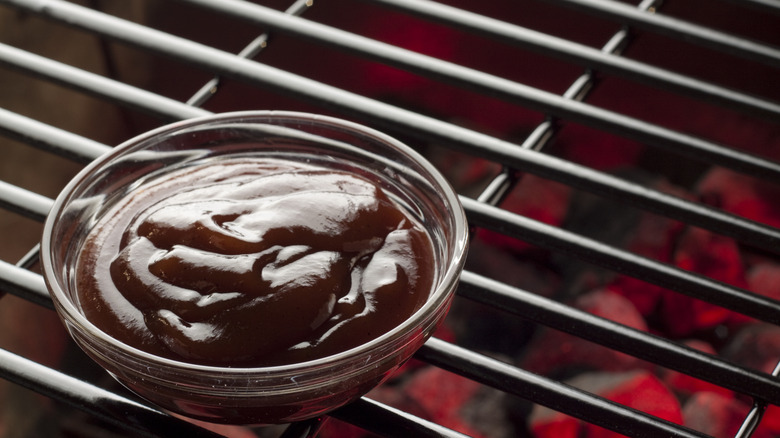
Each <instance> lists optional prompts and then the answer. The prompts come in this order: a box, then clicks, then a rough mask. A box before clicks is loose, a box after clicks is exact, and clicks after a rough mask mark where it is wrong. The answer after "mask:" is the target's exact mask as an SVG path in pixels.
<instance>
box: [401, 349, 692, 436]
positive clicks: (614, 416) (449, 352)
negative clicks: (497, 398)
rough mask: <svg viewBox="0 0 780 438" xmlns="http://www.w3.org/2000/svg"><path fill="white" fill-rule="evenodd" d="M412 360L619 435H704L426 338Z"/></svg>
mask: <svg viewBox="0 0 780 438" xmlns="http://www.w3.org/2000/svg"><path fill="white" fill-rule="evenodd" d="M415 357H417V358H420V359H422V360H424V361H426V362H428V363H431V364H434V365H436V366H439V367H441V368H444V369H446V370H450V371H453V372H457V373H458V374H461V375H463V376H466V377H468V378H470V379H472V380H475V381H478V382H481V383H483V384H485V385H489V386H492V387H494V388H497V389H500V390H501V391H506V392H508V393H510V394H513V395H516V396H518V397H521V398H523V399H526V400H530V401H532V402H534V403H537V404H540V405H542V406H547V407H549V408H551V409H554V410H556V411H559V412H563V413H565V414H568V415H571V416H573V417H577V418H580V419H582V420H585V421H587V422H588V423H593V424H597V425H599V426H601V427H604V428H606V429H610V430H613V431H615V432H618V433H622V434H624V435H629V436H647V437H650V436H653V437H657V436H663V437H688V438H693V437H699V438H702V437H705V436H706V435H703V434H701V433H700V432H697V431H694V430H691V429H687V428H685V427H682V426H679V425H677V424H673V423H670V422H668V421H665V420H661V419H659V418H657V417H653V416H651V415H648V414H646V413H644V412H640V411H637V410H634V409H631V408H627V407H625V406H622V405H620V404H618V403H614V402H612V401H609V400H606V399H604V398H601V397H598V396H595V395H593V394H590V393H588V392H585V391H582V390H579V389H577V388H573V387H571V386H568V385H565V384H563V383H560V382H556V381H553V380H550V379H547V378H546V377H542V376H538V375H536V374H533V373H530V372H528V371H525V370H522V369H520V368H516V367H513V366H511V365H508V364H506V363H503V362H500V361H498V360H496V359H492V358H489V357H487V356H484V355H481V354H479V353H476V352H474V351H471V350H467V349H465V348H461V347H458V346H456V345H453V344H450V343H447V342H444V341H442V340H440V339H436V338H431V339H429V340H428V342H426V343H425V345H423V346H422V348H421V349H420V350H419V351H418V352H417V354H416V355H415Z"/></svg>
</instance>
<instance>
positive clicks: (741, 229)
mask: <svg viewBox="0 0 780 438" xmlns="http://www.w3.org/2000/svg"><path fill="white" fill-rule="evenodd" d="M9 1H12V3H14V4H16V5H22V6H24V7H25V8H32V9H30V10H32V11H36V10H37V8H35V7H33V6H35V5H31V4H30V3H31V2H28V1H26V0H9ZM52 3H53V5H52V6H54V5H56V6H57V7H51V8H46V9H45V11H43V12H44V13H45V14H47V16H49V17H50V18H56V17H59V16H60V15H61V14H63V15H64V16H62V17H60V19H63V20H66V21H68V22H70V23H72V24H74V25H77V26H78V27H88V28H90V29H91V30H93V31H97V32H99V33H101V34H106V35H109V36H112V37H116V38H121V39H122V40H124V41H126V42H129V43H133V44H138V45H141V46H144V47H145V48H146V49H148V50H151V51H156V52H159V51H163V52H164V53H165V54H166V55H169V56H172V57H174V58H176V59H179V60H182V61H188V62H192V63H196V64H197V65H198V66H200V67H204V68H208V69H211V70H214V71H217V72H220V73H221V74H223V75H225V76H231V77H234V78H237V79H242V80H245V81H248V82H250V83H253V84H256V85H260V86H273V87H276V88H277V89H280V90H286V91H288V92H290V93H292V94H295V95H297V96H299V97H303V98H306V99H308V100H313V101H315V102H318V103H320V104H323V105H325V106H335V107H339V108H341V109H343V110H344V111H348V112H349V113H351V114H356V115H358V116H360V117H362V118H368V119H371V120H373V121H375V122H377V123H380V124H382V125H385V126H389V127H392V128H394V129H401V130H404V131H405V132H408V133H410V134H412V135H416V136H423V137H426V138H430V139H435V140H437V141H443V142H445V143H448V144H450V145H452V146H457V147H460V148H462V149H464V150H465V151H467V152H469V153H470V154H473V155H475V156H481V157H483V158H486V159H489V160H491V161H496V162H501V163H504V164H505V165H506V166H508V167H510V168H512V169H520V170H523V171H527V172H531V173H535V174H537V175H540V176H542V177H545V178H550V179H553V180H556V181H559V182H562V183H564V184H568V185H572V186H576V187H579V188H581V189H584V190H588V191H592V192H594V193H597V194H600V195H602V196H607V197H610V198H614V199H617V200H620V201H622V202H626V203H629V204H631V205H634V206H637V207H639V208H644V209H647V210H649V211H652V212H655V213H658V214H663V215H667V216H670V217H673V218H675V219H679V220H682V221H686V222H689V223H691V224H694V225H697V226H701V227H703V228H707V229H710V230H713V231H715V232H718V233H721V234H724V235H727V236H730V237H734V238H736V239H739V240H740V241H742V242H744V243H746V244H749V245H752V246H755V247H757V248H761V249H764V250H767V251H773V252H774V251H778V250H780V245H778V243H780V231H778V230H777V229H775V228H772V227H768V226H765V225H762V224H758V223H755V222H753V221H749V220H745V219H742V218H739V217H736V216H733V215H729V214H725V213H722V212H718V211H717V210H713V209H711V208H708V207H703V206H700V205H698V204H694V203H691V202H686V201H683V200H681V199H679V198H676V197H673V196H670V195H666V194H663V193H660V192H657V191H654V190H651V189H648V188H646V187H643V186H640V185H638V184H634V183H630V182H627V181H625V180H621V179H619V178H616V177H613V176H610V175H607V174H604V173H601V172H597V171H593V170H591V169H588V168H586V167H583V166H578V165H576V164H574V163H571V162H567V161H564V160H560V159H557V158H555V157H552V156H547V155H543V154H538V153H534V152H533V151H528V150H524V149H523V148H519V147H518V146H517V145H514V144H512V143H508V142H506V141H502V140H499V139H497V138H494V137H491V136H488V135H484V134H481V133H478V132H475V131H471V130H468V129H465V128H462V127H459V126H456V125H452V124H449V123H445V122H442V121H439V120H436V119H433V118H429V117H424V116H421V115H419V114H417V113H414V112H411V111H407V110H404V109H401V108H397V107H394V106H391V105H387V104H384V103H381V102H378V101H375V100H372V99H369V98H365V97H362V96H359V95H355V94H352V93H349V92H346V91H343V90H340V89H337V88H334V87H329V86H327V85H324V84H321V83H317V82H315V81H312V80H309V79H306V78H303V77H300V76H296V75H292V74H290V73H287V72H284V71H280V70H277V69H275V68H272V67H269V66H265V65H262V64H258V63H255V62H252V61H248V60H245V59H242V58H237V57H236V56H235V55H231V54H227V53H225V52H222V51H219V50H216V49H211V48H209V47H206V46H202V45H199V44H196V43H194V42H191V41H188V40H183V39H180V38H176V37H173V36H171V35H167V34H164V33H161V32H157V31H152V30H150V29H148V28H145V27H142V26H140V25H135V24H132V23H129V22H125V21H123V20H119V19H117V18H114V17H111V16H107V15H105V14H101V13H98V12H95V11H91V10H88V9H85V8H81V7H79V6H77V5H72V4H69V3H64V2H60V1H54V2H52ZM60 9H62V10H60ZM39 12H40V11H39ZM282 15H285V14H282ZM563 100H564V101H565V102H564V103H566V102H568V103H569V104H575V103H577V102H574V101H570V100H568V99H563ZM154 107H155V106H154V105H148V106H147V108H154ZM177 111H178V109H177ZM182 111H185V110H183V109H182ZM192 111H201V110H197V109H192ZM0 121H1V120H0ZM637 123H641V122H638V121H637ZM5 129H7V130H12V129H14V128H13V126H10V127H6V128H5ZM732 152H733V151H732ZM733 153H734V154H736V155H738V156H742V157H748V159H749V160H751V161H753V162H756V163H762V164H761V167H762V168H765V169H767V168H772V169H773V168H775V167H779V165H778V164H777V163H772V162H770V161H767V160H761V159H759V158H756V157H749V156H747V155H744V154H741V153H739V152H733ZM770 173H771V174H772V175H775V172H774V170H773V171H771V172H770ZM762 174H763V172H758V173H755V174H754V175H755V176H761V175H762ZM777 175H780V173H778V174H777Z"/></svg>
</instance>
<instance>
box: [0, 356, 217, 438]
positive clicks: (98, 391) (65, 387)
mask: <svg viewBox="0 0 780 438" xmlns="http://www.w3.org/2000/svg"><path fill="white" fill-rule="evenodd" d="M0 377H3V378H5V379H9V380H11V381H13V382H15V383H18V384H20V385H22V386H25V387H27V388H29V389H32V390H34V391H37V392H39V393H41V394H43V395H46V396H48V397H51V398H54V399H55V400H59V401H61V402H64V403H66V404H68V405H70V406H72V407H74V408H76V409H79V410H81V411H84V412H87V413H89V414H91V415H94V416H96V417H98V418H100V419H103V420H105V421H107V422H109V423H110V424H113V425H114V426H118V427H120V428H122V429H124V430H128V431H131V432H133V433H134V434H137V435H139V436H144V437H170V436H192V437H203V438H217V437H222V435H218V434H216V433H214V432H211V431H208V430H206V429H203V428H200V427H197V426H195V425H194V424H192V423H188V422H186V421H184V420H179V419H177V418H174V417H171V416H170V415H167V414H165V413H163V412H161V411H158V410H156V409H153V408H151V407H149V406H146V405H143V404H140V403H138V402H136V401H133V400H131V399H129V398H126V397H123V396H121V395H118V394H115V393H113V392H110V391H107V390H105V389H102V388H99V387H97V386H94V385H92V384H90V383H87V382H85V381H82V380H79V379H76V378H73V377H70V376H68V375H66V374H63V373H61V372H59V371H56V370H53V369H51V368H48V367H46V366H43V365H41V364H39V363H37V362H34V361H32V360H29V359H26V358H24V357H21V356H18V355H16V354H13V353H11V352H8V351H6V350H3V349H0Z"/></svg>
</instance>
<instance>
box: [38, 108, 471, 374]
mask: <svg viewBox="0 0 780 438" xmlns="http://www.w3.org/2000/svg"><path fill="white" fill-rule="evenodd" d="M237 118H238V119H259V118H267V119H300V120H301V121H302V122H306V123H311V124H320V125H327V126H329V127H332V128H338V129H341V130H348V131H350V132H355V133H357V134H360V135H362V136H370V137H372V138H374V139H376V140H378V141H379V142H382V143H384V144H386V145H389V146H390V147H392V148H396V149H399V150H400V151H401V152H403V153H404V154H406V155H408V156H409V157H410V158H412V159H413V160H414V161H415V162H416V163H417V164H418V165H419V166H421V167H422V168H423V169H424V170H425V171H426V172H427V173H428V175H429V176H430V177H431V179H432V181H433V182H434V183H435V185H436V186H438V187H437V188H438V189H440V190H439V192H440V195H441V196H442V198H443V199H444V200H445V201H446V202H445V205H447V206H448V207H449V208H450V211H451V215H452V218H453V224H454V227H453V228H454V229H453V233H454V235H455V238H454V239H453V240H454V245H455V246H454V247H453V248H452V249H451V250H450V251H449V253H451V254H452V257H453V258H452V260H450V261H449V264H448V266H446V268H445V269H444V272H443V275H442V277H441V281H440V282H439V283H438V285H437V286H436V288H435V289H434V290H433V291H432V293H431V294H430V296H429V299H428V300H427V301H426V302H425V303H424V304H423V305H422V306H421V307H420V308H419V309H418V310H417V311H416V312H415V313H413V314H412V315H411V316H409V317H408V318H407V319H406V320H404V321H403V322H402V323H401V324H399V325H397V326H396V327H394V328H393V329H391V330H390V331H388V332H386V333H384V334H382V335H381V336H378V337H376V338H374V339H372V340H371V341H369V342H366V343H364V344H361V345H359V346H356V347H353V348H351V349H348V350H345V351H341V352H338V353H336V354H333V355H329V356H325V357H322V358H318V359H313V360H309V361H304V362H297V363H292V364H283V365H274V366H266V367H229V366H212V365H201V364H194V363H189V362H185V361H180V360H175V359H169V358H165V357H161V356H157V355H154V354H151V353H148V352H146V351H143V350H141V349H138V348H135V347H132V346H130V345H127V344H125V343H123V342H120V341H118V340H116V339H115V338H113V337H112V336H110V335H108V334H107V333H105V332H104V331H103V330H101V329H100V328H98V327H97V326H96V325H94V324H93V323H92V322H91V321H89V319H87V318H86V317H85V316H84V315H83V313H82V312H81V311H80V310H79V309H78V308H77V306H76V305H75V304H74V302H73V301H72V299H71V298H70V296H69V294H68V293H66V292H65V291H64V290H63V288H62V287H61V284H60V279H59V277H58V274H57V272H55V270H54V265H53V262H52V254H53V253H52V250H53V245H52V233H53V231H54V230H55V226H56V223H57V220H58V218H59V216H60V213H61V212H62V210H63V208H64V207H65V206H66V205H68V204H69V201H70V200H71V198H72V195H73V192H74V191H75V190H77V189H79V188H80V187H81V185H82V184H83V183H84V182H85V181H93V180H94V178H92V179H90V178H89V177H90V176H91V175H94V174H95V172H96V171H97V170H99V169H100V168H101V167H102V166H104V165H105V164H107V163H110V162H112V161H113V160H114V159H116V158H118V157H120V156H122V155H123V154H124V153H126V152H128V150H130V151H133V150H135V149H133V146H135V145H140V144H142V143H144V142H146V141H148V140H151V139H153V138H155V137H157V136H161V135H163V134H165V133H174V132H176V131H179V130H184V129H186V128H189V127H193V126H198V125H202V124H205V123H214V122H224V121H226V120H229V119H237ZM467 247H468V223H467V219H466V215H465V211H464V210H463V206H462V205H461V203H460V200H459V197H458V195H457V193H456V192H455V190H454V189H453V188H452V186H451V185H450V183H449V181H447V180H446V179H445V178H444V176H443V175H442V174H441V173H440V172H439V171H438V170H437V169H436V168H435V167H434V166H433V165H432V164H431V163H430V162H429V161H428V160H427V159H425V158H424V157H423V156H422V155H421V154H419V153H418V152H417V151H415V150H414V149H412V148H411V147H409V146H407V145H406V144H404V143H402V142H400V141H399V140H397V139H395V138H394V137H391V136H389V135H387V134H385V133H383V132H380V131H378V130H375V129H373V128H370V127H368V126H365V125H361V124H358V123H355V122H351V121H348V120H344V119H340V118H336V117H331V116H326V115H321V114H315V113H307V112H298V111H278V110H250V111H232V112H224V113H214V114H210V115H206V116H200V117H195V118H189V119H185V120H181V121H177V122H173V123H169V124H166V125H163V126H160V127H157V128H155V129H152V130H149V131H147V132H144V133H142V134H140V135H137V136H134V137H132V138H130V139H128V140H125V141H124V142H122V143H120V144H119V145H118V146H116V147H114V148H113V149H111V150H110V151H107V152H106V153H104V154H103V155H101V156H99V157H98V158H96V159H95V160H93V161H92V162H90V163H89V164H88V165H87V166H85V167H84V168H83V169H82V170H81V171H80V172H78V173H77V174H76V175H75V176H74V177H73V178H72V179H71V180H70V181H69V182H68V184H67V185H66V186H65V187H64V188H63V190H62V191H61V192H60V193H59V195H58V196H57V197H56V199H55V200H54V203H53V205H52V207H51V209H50V211H49V213H48V215H47V218H46V220H45V222H44V228H43V234H42V238H41V265H42V268H43V269H42V271H43V277H44V280H45V283H46V287H47V289H48V290H49V292H50V295H51V298H52V300H53V301H54V304H55V308H56V309H57V311H58V313H60V316H61V317H62V319H63V320H64V322H66V323H67V324H72V325H75V326H76V327H77V328H78V329H79V331H81V332H85V333H89V335H90V337H91V341H93V342H94V341H99V342H100V343H101V344H104V346H108V347H111V348H112V349H116V350H118V351H122V352H123V353H125V354H127V355H129V356H130V357H132V358H133V360H135V361H139V360H142V361H144V362H148V363H150V364H154V365H157V366H162V367H167V368H170V369H171V370H174V369H175V370H177V371H185V370H186V371H191V372H197V373H206V374H215V375H216V374H219V375H220V376H221V377H222V378H224V377H225V373H228V374H232V375H236V376H239V375H246V374H268V375H274V376H276V375H279V374H282V375H283V374H285V373H287V372H289V373H291V374H297V373H298V372H300V371H302V370H305V369H311V368H319V367H322V368H328V367H331V366H336V365H339V364H344V363H345V362H348V361H349V360H350V359H353V358H355V357H359V356H361V355H363V354H367V353H371V352H372V351H376V349H377V347H382V346H383V345H389V344H391V343H392V342H393V341H396V340H397V339H400V338H402V337H403V336H404V335H405V334H407V333H410V332H413V331H414V330H415V328H416V327H419V326H421V325H424V323H425V322H426V320H428V319H430V318H431V317H433V316H435V313H436V312H435V310H436V309H439V308H440V307H442V306H444V305H446V303H447V301H448V300H449V299H450V297H451V296H452V295H453V294H454V293H455V287H456V284H457V282H458V280H459V277H460V272H461V270H462V267H463V264H464V262H465V258H466V253H467ZM69 329H70V328H69ZM380 349H381V348H380ZM101 355H104V354H102V353H101ZM382 357H386V354H385V355H379V357H378V358H382ZM371 363H373V361H366V363H365V364H364V365H363V366H368V365H370V364H371ZM136 371H138V372H140V371H141V370H136ZM348 374H352V373H351V372H350V373H348Z"/></svg>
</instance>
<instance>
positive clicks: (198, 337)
mask: <svg viewBox="0 0 780 438" xmlns="http://www.w3.org/2000/svg"><path fill="white" fill-rule="evenodd" d="M433 265H434V263H433V249H432V243H431V241H430V236H429V235H428V234H427V232H426V231H425V230H424V229H423V227H422V226H421V225H420V224H419V223H418V222H417V221H416V220H415V219H414V218H413V217H412V216H411V215H410V214H409V213H408V212H407V211H405V210H404V209H403V208H402V207H401V206H399V205H398V204H397V203H395V202H394V201H393V200H392V199H391V198H390V197H389V196H388V195H387V193H385V192H384V191H383V190H382V189H381V188H380V186H379V185H378V184H376V183H374V182H372V181H371V180H370V179H369V177H367V176H362V175H359V174H358V173H356V172H350V171H341V170H335V169H330V168H325V167H321V166H318V165H313V164H304V163H302V162H300V161H292V160H285V159H270V158H247V157H245V158H222V159H218V160H216V161H209V162H204V163H201V164H197V165H194V166H190V167H187V168H184V169H179V170H175V171H171V172H168V173H165V174H163V175H161V176H159V177H157V178H155V179H153V180H151V181H149V182H147V183H144V184H142V185H141V186H140V187H139V188H138V189H136V190H134V191H132V192H131V193H129V194H128V195H127V196H126V197H125V198H123V199H122V200H120V201H119V202H118V203H117V205H115V206H113V207H112V208H111V209H110V211H109V212H108V213H107V214H106V215H105V216H104V217H103V218H102V219H101V221H100V222H99V223H98V224H97V225H96V226H95V227H94V229H93V230H92V232H91V234H90V236H89V237H88V239H87V242H86V244H85V246H84V248H83V250H82V253H81V255H80V257H79V260H78V265H77V276H76V283H77V286H76V287H77V291H78V296H79V302H80V305H81V308H82V311H83V312H84V314H85V316H86V317H87V318H88V319H90V320H91V321H92V322H93V323H94V324H95V325H96V326H98V327H99V328H100V329H101V330H103V331H105V332H106V333H108V334H109V335H111V336H113V337H115V338H117V339H118V340H120V341H122V342H125V343H126V344H129V345H131V346H133V347H136V348H139V349H141V350H145V351H147V352H150V353H152V354H156V355H159V356H163V357H167V358H171V359H175V360H182V361H186V362H191V363H197V364H203V365H215V366H237V367H239V366H240V367H250V366H273V365H282V364H288V363H294V362H299V361H304V360H311V359H316V358H321V357H325V356H328V355H331V354H334V353H337V352H340V351H344V350H347V349H349V348H352V347H355V346H358V345H360V344H362V343H365V342H367V341H370V340H371V339H373V338H375V337H377V336H380V335H381V334H383V333H385V332H387V331H389V330H391V329H392V328H393V327H395V326H397V325H398V324H400V323H401V322H403V321H404V320H405V319H406V318H408V317H409V316H410V315H411V314H412V313H414V312H415V311H416V310H417V309H419V308H420V307H421V306H422V304H423V303H424V302H425V301H426V299H427V297H428V293H429V291H430V290H431V287H432V283H433V276H434V272H433V269H434V268H433Z"/></svg>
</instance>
